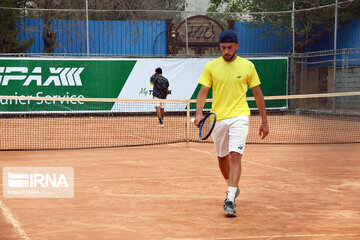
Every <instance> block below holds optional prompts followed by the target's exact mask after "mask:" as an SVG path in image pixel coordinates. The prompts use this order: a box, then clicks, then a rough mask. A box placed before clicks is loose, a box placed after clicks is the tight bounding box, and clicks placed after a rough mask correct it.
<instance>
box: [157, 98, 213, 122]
mask: <svg viewBox="0 0 360 240" xmlns="http://www.w3.org/2000/svg"><path fill="white" fill-rule="evenodd" d="M153 99H161V98H157V97H153ZM163 100H165V99H163ZM154 107H160V108H164V107H165V103H164V102H154ZM215 126H216V125H215Z"/></svg>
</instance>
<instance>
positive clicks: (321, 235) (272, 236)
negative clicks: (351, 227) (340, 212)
mask: <svg viewBox="0 0 360 240" xmlns="http://www.w3.org/2000/svg"><path fill="white" fill-rule="evenodd" d="M353 236H360V234H358V233H349V234H346V233H345V234H341V233H335V234H326V233H320V234H289V235H269V236H266V235H264V236H244V237H226V238H206V239H207V240H230V239H234V240H236V239H238V240H241V239H269V240H275V239H289V238H304V237H311V238H314V237H353ZM165 239H166V240H179V239H182V240H202V239H204V238H165Z"/></svg>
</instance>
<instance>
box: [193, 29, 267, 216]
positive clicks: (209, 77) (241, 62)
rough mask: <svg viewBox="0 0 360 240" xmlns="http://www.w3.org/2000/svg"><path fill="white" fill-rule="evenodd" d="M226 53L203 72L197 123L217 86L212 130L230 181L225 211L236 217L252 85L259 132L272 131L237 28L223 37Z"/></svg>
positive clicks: (197, 105)
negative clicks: (242, 53) (239, 52)
mask: <svg viewBox="0 0 360 240" xmlns="http://www.w3.org/2000/svg"><path fill="white" fill-rule="evenodd" d="M219 43H220V49H221V53H222V56H221V57H219V58H216V59H214V60H212V61H210V62H208V63H207V64H206V66H205V68H204V70H203V72H202V74H201V76H200V79H199V81H198V82H199V83H200V84H201V85H202V86H201V89H200V91H199V93H198V96H197V100H196V118H195V121H194V123H195V125H196V126H199V122H200V121H201V120H202V119H203V118H204V116H203V108H204V105H205V101H206V97H207V94H208V92H209V89H210V88H211V87H212V88H213V104H212V109H211V111H212V112H214V113H215V114H216V115H217V122H216V125H215V128H214V130H213V132H212V138H213V141H214V145H215V149H216V154H217V156H218V161H219V168H220V171H221V173H222V175H223V177H224V178H225V180H226V182H227V183H228V191H227V196H226V199H225V201H224V211H225V215H226V216H227V217H236V216H237V214H236V211H235V198H236V197H237V196H238V195H239V193H240V188H239V180H240V176H241V157H242V155H243V153H244V149H245V143H246V138H247V135H248V132H249V116H250V109H249V106H248V103H247V101H246V92H247V90H248V86H249V87H250V88H251V89H252V91H253V93H254V97H255V100H256V104H257V107H258V109H259V112H260V115H261V119H262V122H261V125H260V128H259V135H260V137H261V139H264V138H265V137H266V136H267V135H268V133H269V127H268V124H267V116H266V109H265V101H264V96H263V94H262V91H261V89H260V80H259V77H258V74H257V72H256V69H255V67H254V64H253V63H252V62H250V61H249V60H246V59H244V58H241V57H239V56H237V55H236V51H237V49H238V47H239V43H238V39H237V35H236V32H234V31H232V30H225V31H223V32H222V33H221V34H220V37H219Z"/></svg>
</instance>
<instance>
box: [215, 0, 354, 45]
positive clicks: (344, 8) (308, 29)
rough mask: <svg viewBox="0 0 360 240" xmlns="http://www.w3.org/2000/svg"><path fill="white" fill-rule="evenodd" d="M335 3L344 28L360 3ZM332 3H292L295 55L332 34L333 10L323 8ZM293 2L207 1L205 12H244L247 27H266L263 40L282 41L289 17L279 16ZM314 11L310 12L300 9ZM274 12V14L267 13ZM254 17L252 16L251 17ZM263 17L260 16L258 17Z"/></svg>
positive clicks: (315, 0) (288, 33)
mask: <svg viewBox="0 0 360 240" xmlns="http://www.w3.org/2000/svg"><path fill="white" fill-rule="evenodd" d="M341 2H343V1H339V5H338V6H339V8H338V23H339V24H340V25H341V24H345V23H347V22H349V21H351V20H352V19H354V18H357V17H360V1H354V2H350V3H344V4H341ZM334 3H335V0H296V1H295V9H296V13H295V34H296V44H295V50H296V52H303V51H305V49H306V47H308V46H309V45H310V44H312V43H314V42H316V41H319V40H320V39H321V38H322V37H324V36H325V35H326V34H328V33H331V32H332V31H333V30H334V22H335V15H334V12H335V7H334V5H333V6H330V7H324V8H319V7H321V6H325V5H331V4H334ZM292 4H293V0H271V1H269V0H211V6H210V8H209V10H219V9H224V6H225V11H226V12H230V13H233V12H239V11H242V12H244V11H246V12H249V13H250V16H251V17H250V19H251V23H250V24H249V26H250V27H260V26H263V25H264V24H266V25H268V26H270V28H267V30H264V32H263V36H264V37H266V36H267V35H273V34H277V35H279V36H282V37H283V38H284V39H285V38H286V36H291V34H292V26H291V13H290V12H288V13H280V12H284V11H291V10H292ZM310 8H318V9H315V10H311V11H299V10H302V9H310ZM269 12H276V13H269ZM251 13H256V14H251ZM259 13H263V14H259Z"/></svg>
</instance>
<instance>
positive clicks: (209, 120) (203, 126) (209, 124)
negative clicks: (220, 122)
mask: <svg viewBox="0 0 360 240" xmlns="http://www.w3.org/2000/svg"><path fill="white" fill-rule="evenodd" d="M215 123H216V114H215V113H212V112H211V113H209V114H208V115H206V116H205V117H204V119H203V120H201V121H200V123H199V138H200V139H201V140H206V139H207V138H208V137H210V135H211V132H212V131H213V129H214V127H215Z"/></svg>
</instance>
